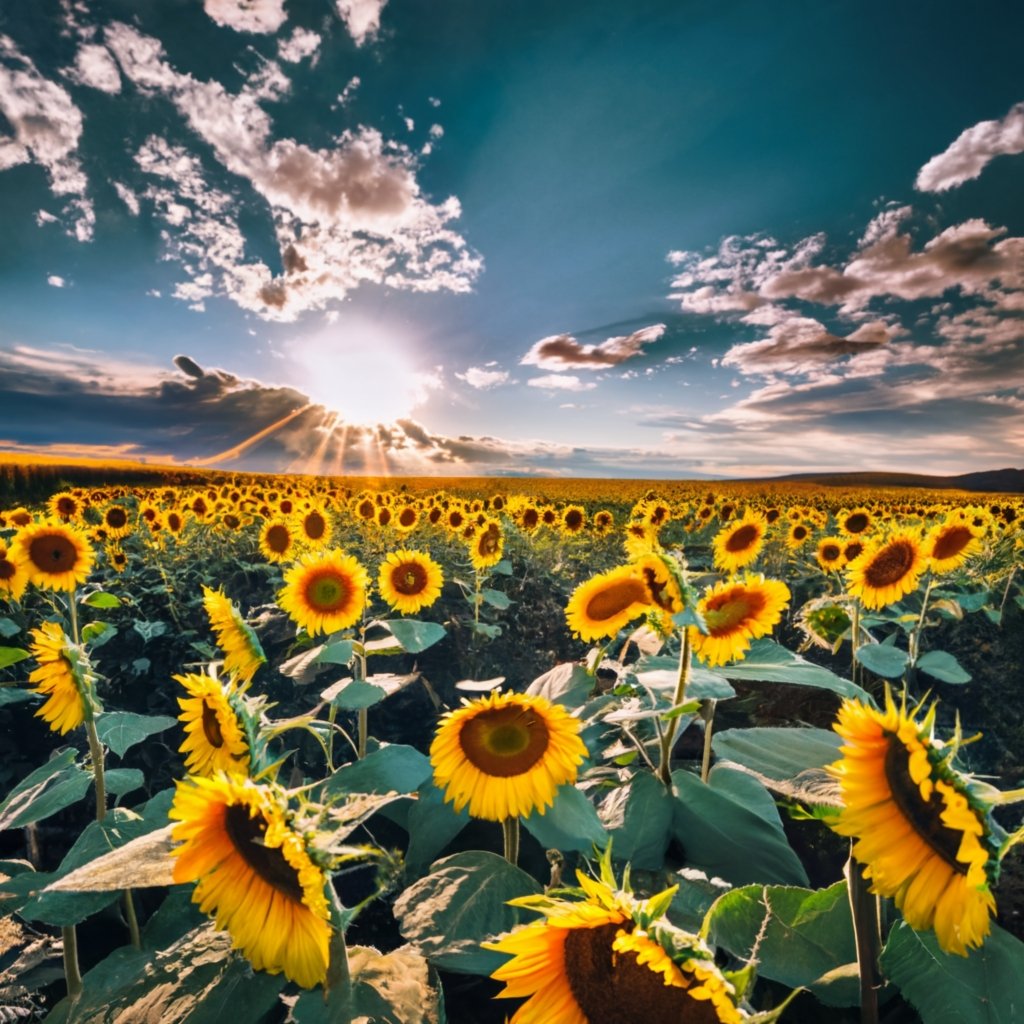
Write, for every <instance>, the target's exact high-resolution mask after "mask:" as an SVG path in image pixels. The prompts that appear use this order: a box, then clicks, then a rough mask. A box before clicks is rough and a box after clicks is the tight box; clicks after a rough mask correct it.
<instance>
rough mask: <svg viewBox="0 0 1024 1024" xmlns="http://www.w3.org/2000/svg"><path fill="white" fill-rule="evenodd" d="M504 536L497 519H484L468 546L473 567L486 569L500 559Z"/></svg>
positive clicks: (503, 546)
mask: <svg viewBox="0 0 1024 1024" xmlns="http://www.w3.org/2000/svg"><path fill="white" fill-rule="evenodd" d="M504 548H505V536H504V534H503V533H502V532H501V523H499V522H498V520H497V519H485V520H484V522H483V523H481V524H480V527H479V529H478V530H477V531H476V533H475V535H474V537H473V539H472V541H471V543H470V547H469V557H470V560H471V561H472V562H473V568H474V569H478V570H479V569H488V568H490V566H492V565H496V564H497V563H498V562H500V561H501V553H502V551H503V550H504Z"/></svg>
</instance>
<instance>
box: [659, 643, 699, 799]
mask: <svg viewBox="0 0 1024 1024" xmlns="http://www.w3.org/2000/svg"><path fill="white" fill-rule="evenodd" d="M692 671H693V669H692V664H691V656H690V631H689V630H688V629H686V628H684V629H683V630H682V635H681V639H680V648H679V677H678V678H677V680H676V692H675V695H674V696H673V698H672V707H673V708H677V707H679V706H680V704H682V703H683V700H684V698H685V697H686V687H687V685H688V684H689V682H690V675H691V674H692ZM678 727H679V718H678V717H675V718H671V719H669V721H668V722H666V723H665V731H664V732H663V733H662V734H661V741H660V751H659V753H660V756H659V760H658V778H659V779H661V781H662V782H663V783H664V784H665V786H666V788H667V789H671V788H672V765H671V762H672V747H673V746H674V745H675V741H676V729H677V728H678Z"/></svg>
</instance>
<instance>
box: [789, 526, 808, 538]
mask: <svg viewBox="0 0 1024 1024" xmlns="http://www.w3.org/2000/svg"><path fill="white" fill-rule="evenodd" d="M806 536H807V527H806V526H794V527H793V533H792V537H793V540H803V539H804V538H805V537H806Z"/></svg>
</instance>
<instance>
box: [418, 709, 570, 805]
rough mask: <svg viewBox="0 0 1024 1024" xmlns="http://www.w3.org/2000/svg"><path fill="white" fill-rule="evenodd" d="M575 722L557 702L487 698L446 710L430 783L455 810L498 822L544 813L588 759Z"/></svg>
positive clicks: (435, 743)
mask: <svg viewBox="0 0 1024 1024" xmlns="http://www.w3.org/2000/svg"><path fill="white" fill-rule="evenodd" d="M579 731H580V722H579V720H578V719H576V718H573V717H572V716H571V715H570V714H569V713H568V711H566V710H565V708H563V707H562V706H561V705H560V704H552V703H551V702H550V701H549V700H547V699H546V698H544V697H538V696H531V695H528V694H523V693H490V694H488V695H487V696H486V697H480V698H478V699H476V700H472V701H465V700H464V701H463V707H461V708H457V709H456V710H455V711H449V712H448V713H447V714H446V715H445V716H444V717H443V718H442V719H441V722H440V723H439V725H438V729H437V733H436V735H435V736H434V741H433V743H431V745H430V762H431V764H432V765H433V768H434V782H435V784H436V785H437V787H438V788H439V789H443V790H444V798H445V800H446V801H448V802H450V803H452V804H453V805H454V807H455V810H456V812H459V811H461V810H462V808H463V807H465V806H466V805H467V804H468V805H469V813H470V814H471V815H472V816H473V817H474V818H483V819H485V820H487V821H504V820H505V819H506V818H518V817H520V816H521V815H529V814H531V813H532V812H533V811H537V812H538V813H539V814H544V813H545V812H546V811H547V809H548V807H550V806H551V804H552V803H553V802H554V799H555V790H556V789H558V787H559V786H561V785H564V784H565V783H574V782H575V781H576V772H577V769H578V768H579V766H580V764H581V763H582V762H583V759H584V758H585V757H586V756H587V748H586V747H585V746H584V745H583V741H582V740H581V739H580V738H579V735H578V733H579Z"/></svg>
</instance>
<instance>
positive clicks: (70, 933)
mask: <svg viewBox="0 0 1024 1024" xmlns="http://www.w3.org/2000/svg"><path fill="white" fill-rule="evenodd" d="M61 938H62V939H63V947H64V980H65V982H66V983H67V986H68V999H70V1000H71V1001H72V1002H74V1001H75V1000H76V999H78V997H79V996H80V995H81V994H82V989H83V987H84V986H83V985H82V970H81V968H80V967H79V966H78V934H77V933H76V932H75V926H74V925H68V926H67V927H64V928H62V929H61Z"/></svg>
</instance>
